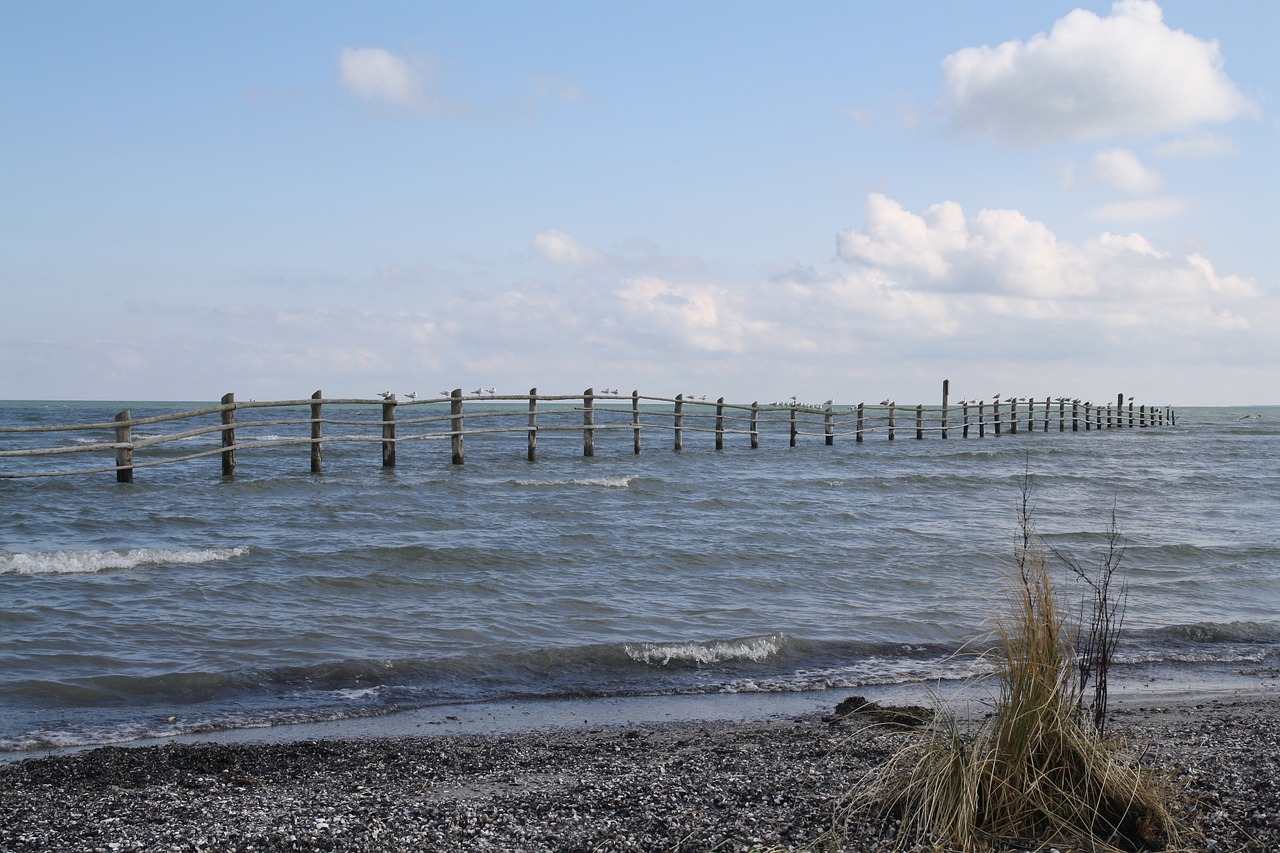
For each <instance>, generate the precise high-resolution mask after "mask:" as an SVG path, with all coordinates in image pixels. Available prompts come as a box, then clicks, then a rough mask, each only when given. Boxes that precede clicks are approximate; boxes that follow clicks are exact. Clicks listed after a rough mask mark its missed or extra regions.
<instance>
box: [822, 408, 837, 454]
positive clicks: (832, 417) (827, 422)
mask: <svg viewBox="0 0 1280 853" xmlns="http://www.w3.org/2000/svg"><path fill="white" fill-rule="evenodd" d="M822 428H823V432H824V433H826V437H827V447H830V446H831V445H833V444H835V443H836V413H835V411H834V410H833V409H832V408H831V404H830V403H828V404H827V411H826V414H824V415H823V417H822Z"/></svg>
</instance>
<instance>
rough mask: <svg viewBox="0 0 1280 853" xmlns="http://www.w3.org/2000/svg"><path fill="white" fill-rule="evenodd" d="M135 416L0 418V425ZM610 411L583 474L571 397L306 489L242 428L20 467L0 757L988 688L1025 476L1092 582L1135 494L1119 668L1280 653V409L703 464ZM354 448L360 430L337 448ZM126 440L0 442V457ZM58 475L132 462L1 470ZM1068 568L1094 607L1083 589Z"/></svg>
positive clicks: (281, 432)
mask: <svg viewBox="0 0 1280 853" xmlns="http://www.w3.org/2000/svg"><path fill="white" fill-rule="evenodd" d="M126 405H127V404H123V403H40V402H36V403H18V402H11V403H0V427H12V426H20V425H24V424H28V425H39V424H46V425H47V424H57V423H86V422H102V421H109V420H110V419H111V417H112V416H113V415H114V414H115V412H117V411H119V410H120V409H121V408H124V407H125V406H126ZM191 407H192V406H186V405H179V404H141V403H134V404H132V406H131V408H132V411H133V414H134V417H139V416H143V415H149V414H159V413H163V412H166V411H176V410H180V409H183V408H191ZM376 408H377V407H365V409H364V410H359V411H357V410H356V408H355V407H352V409H351V412H350V414H349V415H348V417H349V418H350V419H351V420H361V419H365V420H368V419H369V418H371V417H373V416H374V415H375V413H376V411H375V410H376ZM501 408H502V407H501V406H500V405H498V404H494V406H493V407H492V409H493V411H494V412H497V411H500V410H501ZM420 411H421V412H426V413H429V412H430V411H433V410H432V409H431V408H430V407H423V408H422V409H421V410H420ZM214 417H215V418H216V415H215V416H214ZM401 417H404V415H403V414H402V415H401ZM655 419H656V416H655ZM598 420H599V422H600V423H601V424H602V429H601V431H600V432H599V433H598V434H597V436H596V441H595V447H596V455H595V456H593V457H590V458H588V457H584V456H583V455H582V439H581V432H580V425H581V422H582V421H581V415H580V414H579V413H574V412H566V413H564V414H563V416H562V419H561V421H560V422H562V423H563V424H564V425H565V426H566V427H568V426H570V425H575V424H576V425H578V426H577V429H568V428H566V429H564V430H563V431H556V430H554V429H551V428H550V427H552V426H554V425H555V424H556V423H557V421H556V420H555V418H554V417H551V416H545V417H544V420H543V421H542V422H541V423H542V424H543V425H544V426H545V427H546V428H547V429H546V432H545V433H543V434H541V435H540V437H539V451H540V458H539V460H538V461H537V462H533V463H531V462H529V461H527V459H526V458H525V444H524V438H523V436H516V435H494V434H488V435H484V434H482V435H475V436H468V438H467V461H466V464H465V465H461V466H455V465H451V464H450V461H449V446H448V442H447V441H434V440H420V441H413V440H408V439H407V438H402V440H401V441H400V442H399V444H398V448H397V465H396V467H395V468H394V469H384V468H382V467H381V455H380V449H379V445H378V444H377V443H376V442H368V443H356V442H351V443H345V444H340V443H332V444H327V445H326V446H325V466H326V467H325V472H324V473H323V474H319V475H313V474H311V473H310V472H309V470H308V467H307V450H306V448H305V447H269V446H267V445H269V444H270V443H271V442H272V441H273V440H277V439H279V438H282V437H287V436H288V435H295V434H297V433H291V432H289V430H290V429H293V427H290V426H288V425H283V426H275V427H262V428H258V429H256V430H250V429H248V428H243V427H242V430H241V440H242V441H254V440H257V441H261V442H262V444H263V445H264V446H263V448H262V449H252V448H250V449H246V450H241V451H240V452H239V465H238V469H237V473H236V476H235V477H234V478H231V479H224V478H222V477H221V476H220V469H219V467H218V465H219V463H218V458H217V457H216V456H212V457H208V458H204V459H196V460H192V461H188V462H182V463H175V464H173V465H165V466H158V467H153V468H142V469H139V470H138V471H137V472H136V481H135V482H134V483H132V484H118V483H116V482H115V478H114V475H112V474H110V473H99V474H93V475H84V476H75V477H55V478H36V479H7V480H6V479H0V518H2V519H3V521H2V522H0V753H10V754H15V753H18V752H24V751H31V750H38V749H46V748H52V747H59V746H78V745H87V744H101V743H118V742H128V741H130V740H134V739H139V738H147V737H156V736H168V735H176V734H182V733H192V732H208V731H214V730H220V729H235V728H247V727H260V726H268V725H285V724H290V723H302V722H312V721H320V720H330V719H341V718H348V717H363V716H375V715H386V714H394V713H397V712H400V711H405V710H410V709H422V708H430V707H432V706H443V705H456V704H459V703H472V702H484V701H539V700H542V699H556V698H567V697H603V698H611V697H619V696H644V695H662V694H682V693H700V694H722V693H748V692H797V691H840V690H845V689H848V688H857V687H859V686H865V685H883V684H899V683H906V682H911V681H915V680H926V681H936V680H944V681H945V680H950V679H958V678H962V677H965V676H967V675H971V674H974V673H979V672H982V671H984V667H985V664H984V663H983V661H982V660H981V658H980V657H978V656H977V654H976V653H977V652H978V651H980V650H981V649H982V648H985V645H986V643H985V640H984V639H983V638H984V637H985V636H986V634H987V632H988V631H989V630H990V629H991V624H990V621H989V620H990V617H991V615H992V614H993V613H994V612H995V611H996V610H997V609H998V607H999V601H1000V596H1001V590H1002V586H1001V576H1002V572H1004V571H1005V570H1006V569H1007V567H1008V565H1009V562H1010V559H1011V557H1012V554H1013V541H1014V534H1015V530H1016V525H1017V514H1016V508H1017V505H1018V502H1019V498H1020V484H1021V482H1022V479H1023V477H1024V475H1025V474H1029V475H1030V477H1031V481H1032V503H1033V506H1034V515H1033V518H1034V522H1035V524H1036V527H1037V529H1038V530H1039V532H1040V533H1041V534H1042V535H1043V537H1044V539H1045V540H1046V542H1047V543H1048V544H1049V545H1050V546H1051V547H1053V548H1057V549H1061V550H1063V551H1065V552H1067V553H1070V554H1072V555H1073V556H1074V557H1075V558H1076V559H1078V560H1079V561H1080V562H1082V563H1084V564H1085V565H1092V564H1094V563H1095V562H1096V561H1097V560H1098V559H1100V556H1101V554H1102V551H1103V549H1104V548H1105V533H1106V530H1107V527H1108V525H1109V523H1110V518H1111V513H1112V509H1113V507H1114V510H1115V514H1116V518H1117V522H1118V524H1119V527H1120V529H1121V532H1122V534H1123V537H1124V542H1125V552H1124V556H1123V560H1122V563H1121V572H1122V577H1123V579H1124V581H1125V582H1126V583H1127V585H1128V601H1127V608H1126V612H1125V622H1124V637H1123V641H1122V645H1121V649H1120V654H1121V664H1120V667H1119V673H1118V674H1119V676H1120V677H1124V674H1125V673H1126V672H1128V673H1130V674H1131V675H1132V674H1134V673H1141V672H1142V671H1145V670H1149V669H1150V668H1152V667H1159V668H1161V671H1162V672H1166V673H1167V672H1170V671H1173V672H1179V671H1181V672H1185V673H1186V674H1187V677H1188V678H1194V677H1195V673H1196V672H1198V671H1201V670H1202V669H1203V668H1204V667H1205V666H1206V665H1208V666H1216V667H1219V668H1228V669H1232V670H1234V671H1238V672H1240V673H1241V674H1243V675H1245V676H1248V675H1250V674H1256V675H1257V677H1258V678H1260V679H1265V678H1268V677H1271V678H1274V676H1275V674H1276V672H1277V667H1280V540H1278V537H1277V536H1276V535H1275V534H1276V529H1277V521H1278V520H1280V407H1260V408H1239V409H1235V408H1233V409H1210V408H1193V409H1183V410H1180V411H1178V419H1177V423H1176V425H1167V426H1162V427H1159V428H1149V429H1115V430H1101V431H1087V432H1086V431H1083V430H1082V431H1079V432H1071V431H1067V432H1065V433H1060V432H1058V431H1057V424H1056V421H1055V422H1054V423H1053V424H1052V429H1051V431H1050V432H1049V433H1044V432H1042V431H1041V428H1040V426H1039V425H1037V428H1036V430H1035V431H1033V432H1027V431H1026V429H1025V426H1024V427H1023V428H1022V430H1021V431H1020V432H1019V433H1018V434H1016V435H1011V434H1009V433H1008V432H1007V424H1006V431H1005V434H1003V435H1001V436H998V437H996V436H993V435H991V434H990V433H988V435H987V437H986V438H982V439H979V438H977V437H976V430H973V433H974V434H972V435H971V437H969V438H967V439H966V438H962V437H961V436H960V429H959V428H958V425H956V421H955V420H954V419H953V422H952V423H953V426H952V429H951V433H950V438H948V439H947V440H945V441H943V440H941V439H940V438H939V437H938V436H937V435H935V434H930V435H929V436H927V437H926V438H925V440H921V441H917V440H914V429H913V428H912V429H906V430H904V429H902V428H901V427H902V424H901V423H900V425H899V432H898V434H897V438H896V440H894V441H892V442H890V441H887V440H885V437H884V434H883V433H876V434H873V435H871V436H869V437H868V438H867V440H866V441H865V442H863V443H861V444H858V443H855V441H854V440H853V438H852V436H847V435H840V436H839V437H838V438H837V439H836V441H835V444H834V445H833V446H826V445H825V443H824V442H823V440H822V438H821V437H820V436H812V435H802V436H801V438H800V441H799V446H797V447H795V448H789V447H788V446H787V444H788V442H787V435H786V433H785V426H784V425H773V426H768V427H767V428H766V429H765V434H764V435H762V438H761V447H760V449H758V450H751V449H750V448H749V446H748V444H747V439H746V437H745V436H742V435H730V436H728V437H727V438H726V446H725V449H724V450H722V451H716V450H715V449H714V443H713V437H712V435H711V434H709V433H707V432H689V433H687V434H686V435H685V438H684V449H683V452H681V453H675V452H673V451H672V449H671V439H670V436H669V434H666V433H661V432H656V431H655V432H653V433H650V432H646V433H645V437H644V441H645V446H644V452H643V453H642V454H641V455H639V456H637V455H634V454H633V453H632V448H631V435H632V434H631V431H630V430H626V429H616V430H612V431H610V430H608V429H605V428H603V425H604V423H606V422H607V421H608V417H607V416H606V415H604V414H602V415H601V416H600V418H599V419H598ZM615 421H616V419H615ZM208 422H210V423H213V421H208ZM625 422H626V418H625V417H623V418H622V423H625ZM494 423H497V419H496V418H495V421H494ZM699 423H701V425H705V423H706V422H699ZM182 428H187V427H176V426H171V425H165V424H158V425H154V426H148V427H144V428H138V429H137V430H135V439H137V438H139V437H146V435H148V434H158V433H160V432H165V431H177V430H178V429H182ZM343 429H345V430H346V431H347V432H351V431H354V430H356V429H357V427H356V426H354V425H351V426H348V427H344V428H330V429H329V432H330V433H332V434H334V435H336V434H338V433H339V432H341V431H342V430H343ZM816 430H817V431H818V432H821V425H820V424H819V425H818V426H817V427H816ZM409 434H410V431H409V430H408V429H406V428H402V436H408V435H409ZM109 440H110V434H109V431H108V430H101V431H98V432H95V433H86V434H79V433H45V434H42V435H36V436H32V435H27V434H19V433H0V450H13V449H20V448H22V447H28V446H35V445H43V446H48V445H50V444H54V443H57V444H61V445H67V446H71V445H74V444H76V443H77V442H79V443H82V444H92V443H94V442H103V441H109ZM216 443H217V434H216V433H213V434H210V435H205V436H195V437H192V438H190V439H186V440H184V441H182V442H179V443H177V444H175V445H172V446H170V445H166V446H165V449H163V450H159V451H153V452H152V455H151V456H150V457H146V458H154V457H155V454H156V453H161V454H163V453H168V454H169V455H171V456H177V455H183V454H185V453H191V452H195V451H197V450H199V449H201V447H209V446H216ZM143 458H144V457H143V455H142V454H141V453H140V454H139V456H138V457H137V459H136V460H135V461H138V460H142V459H143ZM39 464H43V465H45V466H46V467H47V466H51V465H57V466H62V468H63V469H64V470H65V469H70V468H81V467H91V466H92V465H102V466H105V465H110V464H111V461H110V460H109V459H108V458H107V454H105V453H99V454H97V455H96V456H95V458H94V459H93V460H86V459H85V458H83V456H82V455H80V454H68V455H67V456H66V457H46V459H45V461H44V462H43V463H37V462H36V461H35V460H33V459H31V458H30V457H21V456H9V457H0V474H5V473H10V474H11V473H21V472H24V471H32V470H35V469H36V467H38V465H39ZM1055 571H1057V570H1056V569H1055ZM1061 575H1062V584H1061V586H1060V589H1061V592H1062V595H1063V598H1064V602H1067V604H1068V606H1069V607H1074V604H1073V603H1072V602H1076V601H1078V600H1079V597H1080V595H1081V594H1082V593H1083V590H1082V589H1080V588H1079V586H1078V584H1074V585H1073V584H1072V583H1071V582H1070V581H1069V579H1068V578H1067V577H1066V574H1065V572H1062V573H1061ZM957 652H960V653H959V654H957ZM833 695H834V693H833ZM841 695H843V694H841ZM837 698H838V697H837Z"/></svg>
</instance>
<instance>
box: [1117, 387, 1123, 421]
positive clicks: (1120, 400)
mask: <svg viewBox="0 0 1280 853" xmlns="http://www.w3.org/2000/svg"><path fill="white" fill-rule="evenodd" d="M1116 426H1117V427H1122V426H1124V392H1123V391H1121V392H1120V393H1119V394H1117V395H1116Z"/></svg>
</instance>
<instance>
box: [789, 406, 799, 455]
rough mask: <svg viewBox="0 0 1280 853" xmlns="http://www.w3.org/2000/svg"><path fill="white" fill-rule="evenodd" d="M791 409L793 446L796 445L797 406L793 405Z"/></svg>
mask: <svg viewBox="0 0 1280 853" xmlns="http://www.w3.org/2000/svg"><path fill="white" fill-rule="evenodd" d="M790 411H791V446H792V447H795V446H796V432H797V424H796V407H795V406H792V407H791V410H790Z"/></svg>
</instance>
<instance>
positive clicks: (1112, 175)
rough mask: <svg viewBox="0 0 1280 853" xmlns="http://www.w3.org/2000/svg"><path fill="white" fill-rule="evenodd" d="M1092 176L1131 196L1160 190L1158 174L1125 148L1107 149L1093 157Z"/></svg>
mask: <svg viewBox="0 0 1280 853" xmlns="http://www.w3.org/2000/svg"><path fill="white" fill-rule="evenodd" d="M1093 174H1094V176H1095V177H1096V178H1097V179H1098V180H1099V181H1100V182H1102V183H1103V184H1105V185H1107V186H1110V187H1114V188H1115V189H1118V190H1120V191H1121V192H1126V193H1130V194H1132V195H1148V194H1150V193H1153V192H1155V191H1156V190H1158V189H1160V184H1161V179H1160V174H1159V173H1158V172H1155V171H1153V170H1151V169H1148V168H1147V167H1146V166H1144V165H1143V163H1142V161H1141V160H1139V159H1138V156H1137V155H1136V154H1134V153H1133V152H1132V151H1130V150H1128V149H1127V148H1108V149H1106V150H1104V151H1099V152H1098V153H1097V154H1094V155H1093Z"/></svg>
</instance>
